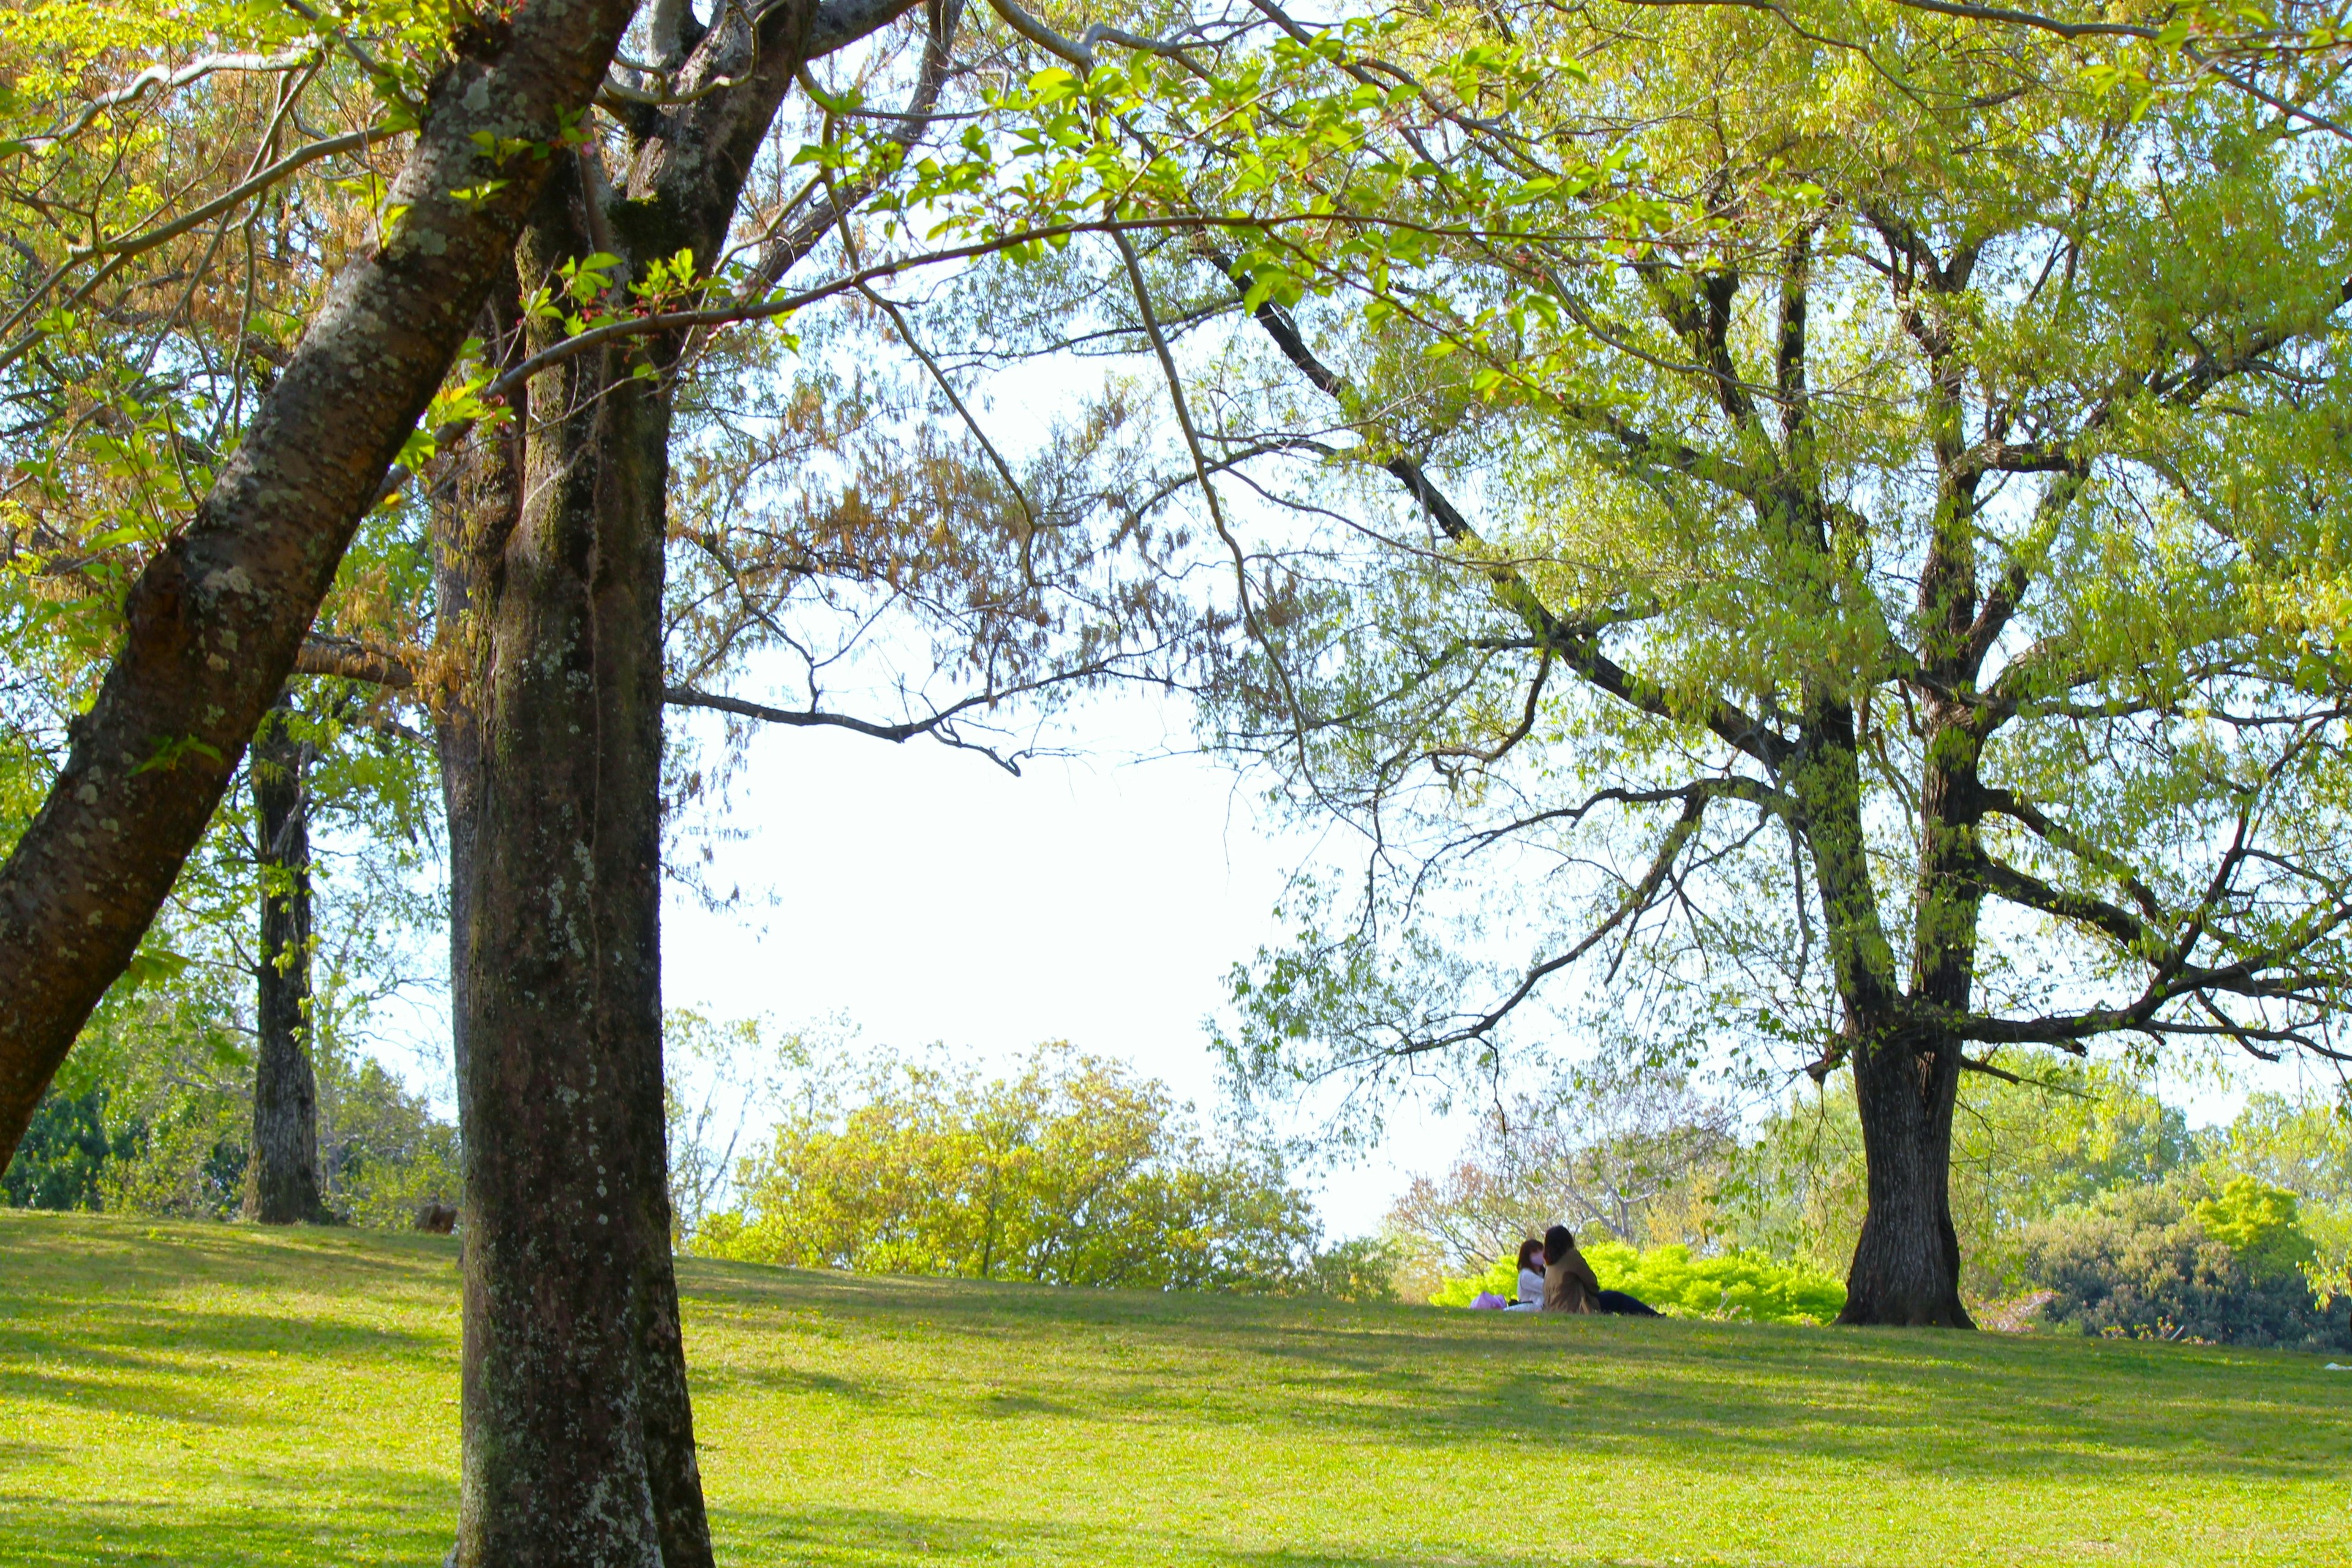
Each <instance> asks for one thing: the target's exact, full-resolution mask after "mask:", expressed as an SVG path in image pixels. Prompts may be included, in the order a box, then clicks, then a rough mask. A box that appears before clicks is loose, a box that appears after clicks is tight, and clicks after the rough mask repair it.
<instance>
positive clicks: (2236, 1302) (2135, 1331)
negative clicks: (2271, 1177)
mask: <svg viewBox="0 0 2352 1568" xmlns="http://www.w3.org/2000/svg"><path fill="white" fill-rule="evenodd" d="M2313 1253H2314V1248H2313V1247H2312V1243H2311V1238H2310V1237H2308V1236H2306V1235H2305V1234H2304V1232H2303V1230H2302V1227H2301V1226H2300V1224H2299V1223H2298V1220H2297V1215H2296V1205H2295V1200H2294V1194H2290V1193H2287V1192H2284V1191H2283V1190H2282V1189H2280V1188H2277V1187H2272V1186H2269V1185H2267V1184H2263V1183H2262V1182H2259V1181H2257V1180H2255V1179H2254V1178H2252V1177H2250V1176H2239V1177H2237V1178H2234V1179H2233V1180H2231V1182H2230V1183H2229V1184H2227V1185H2225V1186H2224V1187H2223V1188H2222V1189H2221V1192H2220V1193H2218V1194H2212V1195H2210V1196H2209V1197H2206V1198H2204V1199H2201V1200H2200V1201H2198V1202H2196V1203H2194V1204H2190V1203H2189V1202H2187V1201H2185V1200H2184V1199H2183V1198H2182V1196H2181V1195H2180V1194H2179V1193H2178V1192H2176V1191H2174V1190H2172V1189H2170V1188H2164V1187H2156V1188H2141V1189H2138V1190H2137V1191H2131V1192H2124V1193H2115V1194H2107V1195H2105V1196H2104V1197H2101V1198H2099V1199H2097V1200H2095V1202H2093V1203H2090V1204H2087V1205H2081V1206H2079V1207H2077V1208H2074V1209H2072V1210H2070V1211H2068V1212H2066V1213H2064V1214H2061V1215H2056V1216H2054V1217H2053V1218H2051V1219H2049V1220H2045V1221H2043V1222H2042V1224H2040V1225H2037V1226H2031V1227H2029V1228H2028V1230H2027V1231H2026V1233H2025V1235H2024V1237H2022V1238H2021V1245H2020V1247H2019V1266H2020V1271H2021V1274H2022V1276H2023V1278H2024V1279H2025V1282H2026V1283H2027V1284H2029V1285H2031V1286H2035V1287H2039V1288H2040V1289H2044V1290H2047V1291H2049V1292H2050V1293H2051V1295H2050V1300H2048V1301H2047V1302H2046V1303H2045V1304H2044V1305H2043V1307H2042V1313H2041V1317H2042V1321H2043V1322H2045V1323H2047V1324H2049V1325H2051V1326H2053V1327H2056V1328H2060V1329H2065V1330H2072V1331H2075V1332H2078V1333H2086V1334H2104V1335H2108V1336H2112V1337H2117V1338H2132V1339H2175V1340H2200V1341H2205V1342H2211V1343H2216V1344H2242V1345H2276V1346H2284V1347H2286V1348H2289V1349H2299V1350H2336V1349H2342V1348H2346V1347H2347V1345H2352V1339H2347V1335H2346V1332H2345V1325H2344V1324H2343V1323H2342V1322H2341V1321H2337V1320H2336V1319H2334V1318H2332V1317H2330V1316H2328V1315H2326V1314H2325V1313H2323V1311H2322V1310H2321V1308H2320V1303H2319V1301H2318V1300H2317V1299H2316V1298H2315V1296H2314V1294H2313V1291H2312V1287H2311V1282H2310V1280H2309V1279H2307V1278H2306V1277H2305V1272H2304V1268H2303V1266H2304V1265H2305V1264H2306V1263H2307V1262H2309V1261H2310V1259H2311V1258H2312V1257H2313Z"/></svg>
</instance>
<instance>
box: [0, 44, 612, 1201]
mask: <svg viewBox="0 0 2352 1568" xmlns="http://www.w3.org/2000/svg"><path fill="white" fill-rule="evenodd" d="M634 11H635V0H532V4H530V5H523V6H520V7H516V8H515V9H514V11H513V13H512V15H511V16H510V17H506V16H501V17H500V18H499V19H496V20H493V21H489V22H486V23H475V22H468V23H467V25H466V26H465V27H464V28H463V29H462V30H461V31H460V33H459V35H458V36H457V38H456V39H455V40H454V45H455V49H456V55H457V58H455V59H454V60H453V61H452V63H451V64H450V66H449V67H448V68H446V69H445V70H444V71H443V72H442V73H441V75H440V76H439V78H438V79H436V81H435V83H434V85H433V88H432V89H431V91H430V93H429V94H428V96H427V101H426V106H425V113H424V117H423V122H422V125H421V127H420V129H419V131H418V133H417V142H416V146H415V151H414V152H412V153H410V155H409V158H408V161H407V163H406V164H405V165H404V167H403V169H402V171H401V174H400V176H399V178H398V179H397V180H396V181H395V182H394V185H393V189H392V191H391V193H390V195H389V198H388V200H389V204H390V208H392V209H398V211H399V216H398V217H397V219H396V221H395V222H394V225H393V232H392V234H391V236H390V237H389V238H388V240H387V243H386V244H385V245H384V246H383V248H382V249H380V250H378V251H377V252H375V253H374V254H373V256H370V257H368V258H365V259H364V260H361V261H358V262H355V263H353V264H352V265H351V266H350V267H348V268H345V269H344V270H343V271H342V272H341V274H340V275H339V276H338V278H337V279H336V282H335V285H334V288H333V289H332V290H331V292H330V294H329V295H328V298H327V300H326V302H325V303H324V304H323V305H321V306H320V310H319V313H318V315H317V316H316V317H315V318H314V319H313V320H312V321H311V323H310V330H309V331H307V332H306V333H305V334H304V336H303V339H302V342H301V344H300V345H299V347H298V348H297V349H296V350H295V352H294V354H293V356H292V358H291V359H290V360H289V363H288V364H287V367H286V371H285V374H283V375H282V376H280V377H279V379H278V384H277V385H276V386H275V387H274V388H273V389H272V390H271V392H270V394H269V395H268V397H267V398H265V399H264V400H263V402H262V404H261V405H260V407H259V409H258V410H257V413H256V415H255V417H254V422H253V425H252V426H251V427H250V428H249V429H248V430H247V432H246V435H245V437H244V439H243V440H242V441H241V442H240V443H239V444H238V446H237V447H236V451H235V452H233V453H232V454H230V456H229V458H228V460H227V462H226V464H225V465H224V466H223V468H222V470H221V474H220V477H219V479H217V481H216V482H215V484H214V486H213V489H212V490H211V492H210V493H209V494H208V495H207V496H206V497H205V501H204V503H203V505H202V506H201V507H200V508H199V509H198V510H197V514H196V516H195V518H194V520H193V521H192V522H191V524H190V526H189V527H188V528H187V529H186V531H184V532H182V533H180V534H178V535H176V536H174V537H173V540H172V542H170V543H169V544H168V545H166V546H165V548H164V549H163V551H161V552H159V553H158V554H157V555H156V557H155V558H154V560H153V561H152V563H150V564H149V566H148V567H147V568H146V570H145V571H144V572H142V574H141V575H140V578H139V580H138V582H137V584H135V585H134V586H133V587H132V589H131V595H130V598H129V601H128V603H127V604H126V605H125V606H124V620H125V625H126V632H125V637H124V641H123V645H122V647H121V651H120V652H119V653H118V654H117V655H116V657H115V659H114V663H113V665H112V666H111V668H110V669H109V670H108V672H107V676H106V679H105V682H104V684H103V685H102V686H101V688H100V691H99V695H98V700H97V701H96V703H95V704H94V705H93V706H92V707H91V709H90V710H89V712H88V713H86V714H84V715H82V716H81V717H80V718H79V719H78V720H77V721H75V722H74V724H73V725H72V727H71V739H72V745H71V749H70V751H69V752H68V755H67V758H66V763H65V765H64V767H63V768H62V769H60V770H59V773H58V778H57V781H56V783H55V784H53V785H52V786H51V788H50V791H49V794H48V798H47V801H46V802H45V803H44V804H43V805H42V807H41V810H40V813H39V815H38V816H36V817H35V818H34V820H33V823H32V826H30V827H28V828H27V829H26V832H25V836H24V837H23V838H22V839H20V840H19V841H18V843H17V845H16V848H15V849H14V850H13V851H12V852H11V853H10V855H9V857H8V861H7V864H6V866H5V868H0V996H5V997H6V998H7V999H8V1003H7V1005H6V1006H5V1008H0V1160H5V1158H6V1157H7V1155H8V1154H10V1153H12V1152H14V1151H15V1149H16V1141H17V1139H18V1138H19V1137H21V1136H22V1135H23V1133H24V1131H25V1126H26V1121H28V1120H29V1119H30V1118H31V1116H32V1113H33V1108H34V1106H35V1105H36V1104H37V1103H38V1102H39V1100H40V1098H41V1094H42V1091H43V1090H44V1089H46V1088H47V1085H48V1082H49V1079H51V1077H52V1076H54V1075H55V1073H56V1072H57V1069H58V1064H59V1063H61V1062H62V1061H64V1059H65V1057H66V1053H67V1052H68V1049H70V1048H71V1047H72V1045H73V1041H74V1037H75V1036H76V1035H77V1034H78V1033H79V1031H80V1028H81V1026H82V1024H83V1022H84V1021H85V1020H86V1019H87V1018H88V1017H89V1012H90V1009H91V1008H92V1007H94V1006H96V1005H97V1004H98V1000H99V998H100V996H101V995H103V994H105V991H106V988H107V987H108V986H109V985H110V984H112V983H113V981H114V978H115V976H117V975H118V974H120V973H122V970H123V967H124V965H126V964H127V963H129V962H130V961H131V954H132V952H134V951H135V950H136V949H137V947H138V944H139V940H140V938H141V936H142V934H143V933H144V932H145V931H146V929H147V925H148V922H149V921H152V919H153V918H154V914H155V911H156V910H157V909H158V908H159V907H160V906H161V905H162V903H163V899H164V897H165V895H166V894H168V893H169V892H170V890H171V887H172V882H173V879H174V878H175V877H176V876H177V875H178V874H179V869H180V867H181V865H182V863H183V862H184V861H185V859H186V858H187V856H188V852H189V851H190V850H191V849H192V848H194V846H195V843H196V840H197V838H198V837H201V836H202V834H203V833H204V830H205V824H206V823H207V822H209V821H210V820H211V818H212V814H213V809H214V807H215V805H218V804H219V802H220V798H221V795H222V792H223V791H224V790H226V788H227V786H228V781H229V779H230V777H231V776H232V775H233V774H234V773H235V772H236V765H237V763H238V761H239V760H240V758H241V757H242V756H243V754H244V752H245V748H246V744H247V741H248V740H249V739H250V738H251V736H252V734H253V730H254V726H255V725H256V724H257V722H258V721H260V718H261V715H262V713H263V712H264V710H267V709H268V706H269V704H270V703H271V702H273V701H274V700H276V699H277V696H278V691H279V690H280V689H282V688H283V687H284V685H285V682H286V677H287V675H288V674H289V672H290V671H291V670H292V668H293V666H294V659H295V655H296V651H297V649H298V648H299V647H300V645H301V641H302V637H303V634H304V632H305V631H306V630H307V629H308V628H309V626H310V620H311V617H312V616H314V615H315V614H316V613H317V611H318V607H319V604H320V600H321V599H322V598H324V597H325V595H326V592H327V588H328V586H329V584H331V582H332V581H333V579H334V574H335V568H336V566H337V564H338V563H340V562H341V559H342V554H343V551H344V549H345V547H346V546H348V545H349V543H350V542H351V537H352V531H353V530H354V529H355V528H356V527H357V526H358V523H359V520H360V519H361V517H362V516H363V515H364V514H365V513H366V512H367V511H368V510H369V509H370V508H371V507H373V505H374V504H375V497H376V492H377V489H378V487H379V486H381V485H382V483H383V476H384V474H385V472H386V471H387V470H388V469H389V468H391V466H392V463H393V460H394V457H395V456H396V455H397V454H398V452H399V450H400V447H401V444H402V442H403V441H404V440H405V439H406V437H407V436H408V433H409V432H410V431H411V430H412V429H414V428H415V425H416V421H417V419H418V417H419V416H422V415H423V414H424V412H425V406H426V405H427V403H428V402H429V400H430V399H431V397H432V395H433V393H434V390H435V389H436V387H437V386H438V385H439V384H440V381H441V378H442V376H443V374H445V373H446V370H447V368H448V365H449V361H450V359H451V358H452V356H453V355H454V354H455V353H456V352H457V347H458V345H459V343H460V342H462V341H463V339H464V336H465V331H466V328H467V325H468V324H469V323H470V322H471V321H472V319H473V316H474V312H475V310H476V308H477V306H478V304H479V302H480V300H481V298H482V291H483V289H485V288H486V287H487V286H488V283H489V281H490V279H491V278H492V277H493V276H494V275H495V274H496V273H497V272H498V270H499V268H501V267H502V266H504V265H505V264H506V263H507V261H508V258H509V255H510V253H511V247H512V245H513V242H514V236H515V233H516V231H517V229H518V228H519V226H520V223H521V221H522V218H523V216H524V215H525V214H526V213H527V212H529V211H530V205H531V203H532V200H533V198H534V196H535V195H536V193H537V188H538V185H539V184H540V182H541V179H542V178H543V176H544V172H545V171H546V169H547V168H548V167H549V165H550V164H551V163H555V162H561V161H562V156H561V154H557V155H555V156H550V155H548V154H549V153H551V151H552V150H553V148H554V147H555V146H556V144H557V143H558V142H560V140H561V138H562V135H563V134H564V130H565V125H564V121H565V119H566V118H567V117H569V116H572V115H575V114H577V113H578V112H579V111H580V110H582V109H583V107H584V106H585V105H586V104H587V103H588V101H589V99H590V97H591V95H592V94H593V92H594V91H595V90H596V89H597V86H598V84H599V83H601V82H602V81H603V79H604V71H605V68H606V66H607V64H608V63H609V61H610V59H611V58H612V53H613V49H614V45H615V44H616V43H617V42H618V41H619V38H620V36H621V32H622V30H623V28H625V26H627V25H628V21H629V17H630V16H631V14H632V13H633V12H634ZM517 142H521V143H524V144H525V145H526V148H527V150H526V151H523V152H521V153H509V154H508V155H506V156H504V157H503V158H501V157H500V156H499V153H498V149H499V148H500V147H501V146H504V147H508V148H512V147H513V146H515V145H516V143H517ZM485 186H487V187H490V191H489V194H488V195H486V196H484V197H482V198H481V199H478V200H477V199H470V196H469V199H462V200H461V199H459V198H458V197H457V196H456V195H454V194H453V193H455V192H457V191H460V190H466V191H468V192H469V193H470V192H472V191H473V190H475V189H478V188H480V187H485Z"/></svg>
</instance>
